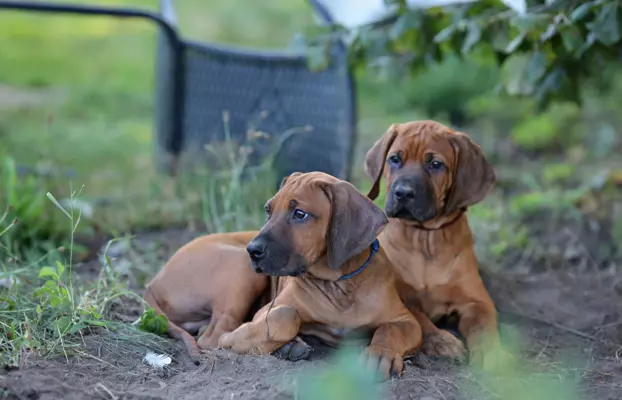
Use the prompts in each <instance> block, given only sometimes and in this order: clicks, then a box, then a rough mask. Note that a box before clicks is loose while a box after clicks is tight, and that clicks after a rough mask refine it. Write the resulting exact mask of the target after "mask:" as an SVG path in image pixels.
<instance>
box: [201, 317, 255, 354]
mask: <svg viewBox="0 0 622 400" xmlns="http://www.w3.org/2000/svg"><path fill="white" fill-rule="evenodd" d="M242 315H243V314H242ZM242 318H244V317H236V316H234V315H233V313H230V312H229V313H221V312H214V314H213V315H212V320H211V321H210V323H209V325H207V327H206V328H205V330H203V331H202V332H201V333H200V336H199V338H198V339H197V344H198V345H199V347H200V348H201V349H213V348H215V347H217V346H218V339H220V337H221V336H222V335H223V334H224V333H227V332H233V331H234V330H235V329H237V328H238V327H239V326H240V325H241V324H242V322H243V319H242Z"/></svg>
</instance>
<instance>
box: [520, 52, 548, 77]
mask: <svg viewBox="0 0 622 400" xmlns="http://www.w3.org/2000/svg"><path fill="white" fill-rule="evenodd" d="M546 67H547V59H546V55H545V54H544V52H542V51H540V50H536V51H534V52H533V53H532V55H531V57H530V59H529V63H528V64H527V69H526V70H525V79H526V80H527V82H528V83H530V84H532V85H533V84H535V83H537V82H538V81H539V80H540V79H541V78H542V77H543V76H544V74H545V73H546Z"/></svg>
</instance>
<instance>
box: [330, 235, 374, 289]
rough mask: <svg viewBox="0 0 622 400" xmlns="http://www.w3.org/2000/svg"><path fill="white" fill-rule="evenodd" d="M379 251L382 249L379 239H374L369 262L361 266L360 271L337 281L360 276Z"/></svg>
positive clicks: (368, 258)
mask: <svg viewBox="0 0 622 400" xmlns="http://www.w3.org/2000/svg"><path fill="white" fill-rule="evenodd" d="M379 249H380V242H378V239H374V241H373V242H371V251H370V252H369V257H367V260H366V261H365V262H364V263H363V265H361V266H360V267H359V269H357V270H356V271H353V272H350V273H349V274H348V275H344V276H342V277H341V278H339V279H337V280H338V281H345V280H346V279H350V278H352V277H354V276H356V275H358V274H360V273H361V272H363V270H364V269H365V268H367V267H368V266H369V263H370V262H371V259H372V258H373V257H374V254H376V253H377V252H378V250H379Z"/></svg>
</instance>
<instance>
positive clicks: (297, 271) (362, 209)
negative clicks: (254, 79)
mask: <svg viewBox="0 0 622 400" xmlns="http://www.w3.org/2000/svg"><path fill="white" fill-rule="evenodd" d="M266 211H267V214H268V220H267V222H266V224H265V225H264V226H263V228H262V229H261V231H260V232H259V234H258V235H257V236H256V237H255V238H254V239H253V240H252V241H251V242H250V243H249V244H248V247H247V249H248V253H249V255H250V259H251V265H252V268H253V269H254V270H255V271H258V272H262V273H264V274H267V275H271V276H273V277H282V278H281V279H280V282H279V284H278V285H277V293H276V297H275V298H274V299H273V304H266V305H265V306H264V307H263V308H262V309H260V310H259V311H258V312H257V313H256V314H255V316H254V318H253V320H252V321H251V322H248V323H245V324H243V325H242V326H240V327H239V328H237V329H236V330H235V331H233V332H231V333H225V334H223V335H222V336H221V337H220V340H219V342H218V345H219V347H223V348H229V349H232V350H234V351H235V352H238V353H257V354H269V353H271V352H273V351H275V350H277V349H279V348H280V347H281V346H283V345H285V344H288V343H289V342H290V341H292V340H294V339H295V338H296V337H297V335H298V334H309V335H313V336H317V337H318V338H320V339H321V340H323V341H325V342H326V343H327V344H330V345H335V344H336V343H337V341H338V339H339V332H343V331H344V330H345V331H348V330H360V329H363V330H367V331H370V332H371V334H372V339H371V343H370V344H369V346H368V347H367V348H366V350H365V353H364V354H365V355H366V359H367V361H368V363H369V364H371V365H373V366H374V367H375V368H377V369H378V371H379V373H380V374H381V375H382V376H383V377H384V378H385V379H388V378H389V377H390V376H391V375H399V374H400V373H401V372H402V370H403V365H404V364H403V357H404V356H405V355H407V354H410V353H413V352H415V351H416V350H417V349H418V348H419V346H420V345H421V328H420V326H419V324H418V322H417V320H416V319H415V318H414V317H413V316H412V314H411V313H409V312H408V310H407V309H406V307H405V306H404V304H403V303H402V301H401V300H400V298H399V295H398V293H397V291H396V288H395V281H394V278H393V273H392V270H391V267H390V265H389V264H388V260H387V258H386V256H385V254H384V250H383V249H382V248H381V247H379V246H378V242H377V240H376V237H377V235H378V234H379V233H380V232H381V231H382V229H383V228H384V226H385V225H386V223H387V222H388V220H387V217H386V216H385V214H384V213H383V212H382V210H381V209H380V208H379V207H377V206H376V205H374V204H373V203H372V202H371V200H369V199H368V198H367V197H365V196H364V195H363V194H361V193H360V192H359V191H358V190H356V188H355V187H354V186H352V185H351V184H350V183H348V182H345V181H341V180H338V179H337V178H334V177H332V176H330V175H327V174H324V173H320V172H313V173H307V174H301V173H294V174H292V175H290V176H289V177H287V178H285V179H284V180H283V183H282V184H281V188H280V190H279V191H278V193H277V194H276V195H275V196H274V197H273V198H272V199H270V200H269V201H268V203H267V204H266ZM249 269H250V268H249Z"/></svg>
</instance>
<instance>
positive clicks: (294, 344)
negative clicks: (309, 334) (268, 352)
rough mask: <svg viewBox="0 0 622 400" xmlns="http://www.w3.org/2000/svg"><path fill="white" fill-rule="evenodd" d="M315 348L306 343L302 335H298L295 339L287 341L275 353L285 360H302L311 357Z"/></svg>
mask: <svg viewBox="0 0 622 400" xmlns="http://www.w3.org/2000/svg"><path fill="white" fill-rule="evenodd" d="M312 351H313V348H312V347H311V346H309V345H308V344H307V343H305V341H304V340H302V339H301V338H300V337H298V336H296V337H295V338H294V340H292V341H291V342H289V343H286V344H285V345H283V346H282V347H281V348H279V349H278V350H277V351H275V352H274V353H273V354H274V355H275V356H276V357H278V358H281V359H283V360H288V361H301V360H308V359H309V357H311V352H312Z"/></svg>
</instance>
